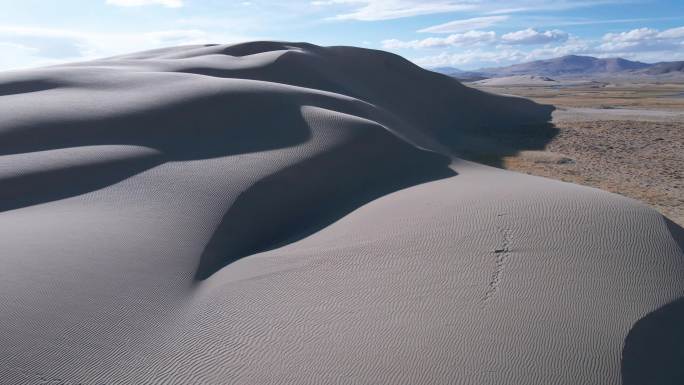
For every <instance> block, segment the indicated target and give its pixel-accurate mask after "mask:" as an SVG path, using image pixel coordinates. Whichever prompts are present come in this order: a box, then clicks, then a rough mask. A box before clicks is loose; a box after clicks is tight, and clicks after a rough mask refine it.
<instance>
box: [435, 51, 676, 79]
mask: <svg viewBox="0 0 684 385" xmlns="http://www.w3.org/2000/svg"><path fill="white" fill-rule="evenodd" d="M433 70H434V71H436V72H440V73H444V74H447V75H450V76H453V77H457V78H459V77H461V76H462V74H468V75H469V76H468V77H475V76H477V75H479V76H482V77H504V76H517V75H536V76H552V77H553V76H568V77H574V76H589V75H640V76H658V75H677V74H678V73H681V74H684V61H671V62H657V63H644V62H639V61H632V60H628V59H624V58H621V57H611V58H597V57H594V56H583V55H565V56H559V57H556V58H551V59H542V60H534V61H530V62H524V63H518V64H513V65H509V66H501V67H484V68H479V69H477V70H473V71H463V70H459V69H456V68H452V67H437V68H434V69H433Z"/></svg>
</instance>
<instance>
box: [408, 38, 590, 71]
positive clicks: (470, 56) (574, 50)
mask: <svg viewBox="0 0 684 385" xmlns="http://www.w3.org/2000/svg"><path fill="white" fill-rule="evenodd" d="M593 53H594V52H593V51H592V46H591V44H590V43H589V42H587V41H584V40H582V39H579V38H576V37H571V38H569V39H568V41H567V42H565V43H564V44H561V45H557V46H551V45H547V46H544V47H541V48H537V49H533V50H531V51H526V50H522V49H517V48H513V47H511V46H510V45H500V46H495V47H491V49H484V48H478V49H472V50H467V51H465V52H457V53H446V52H445V53H441V54H439V55H432V56H425V57H420V58H416V59H414V60H413V61H414V62H415V63H416V64H418V65H421V66H424V67H430V68H432V67H442V66H449V67H462V66H467V67H471V68H472V67H474V66H476V67H492V66H501V65H508V64H515V63H521V62H528V61H533V60H540V59H548V58H553V57H558V56H564V55H571V54H593Z"/></svg>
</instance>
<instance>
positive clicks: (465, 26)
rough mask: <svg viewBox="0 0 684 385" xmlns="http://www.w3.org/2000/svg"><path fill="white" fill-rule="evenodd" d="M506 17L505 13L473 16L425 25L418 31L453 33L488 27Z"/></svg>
mask: <svg viewBox="0 0 684 385" xmlns="http://www.w3.org/2000/svg"><path fill="white" fill-rule="evenodd" d="M507 19H508V16H506V15H500V16H485V17H475V18H472V19H463V20H454V21H450V22H448V23H444V24H439V25H434V26H432V27H427V28H423V29H421V30H419V31H418V32H431V33H454V32H463V31H468V30H471V29H479V28H486V27H490V26H492V25H494V24H496V23H499V22H502V21H505V20H507Z"/></svg>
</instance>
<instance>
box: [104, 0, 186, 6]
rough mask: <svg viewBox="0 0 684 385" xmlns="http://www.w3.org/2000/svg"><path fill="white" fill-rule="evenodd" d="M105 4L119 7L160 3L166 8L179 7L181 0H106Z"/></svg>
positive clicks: (181, 3) (181, 4)
mask: <svg viewBox="0 0 684 385" xmlns="http://www.w3.org/2000/svg"><path fill="white" fill-rule="evenodd" d="M107 4H110V5H116V6H119V7H140V6H143V5H161V6H164V7H168V8H180V7H182V6H183V0H107Z"/></svg>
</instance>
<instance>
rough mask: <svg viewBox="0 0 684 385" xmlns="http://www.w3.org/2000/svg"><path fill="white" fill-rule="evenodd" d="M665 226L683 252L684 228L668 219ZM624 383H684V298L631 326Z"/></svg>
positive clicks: (624, 356)
mask: <svg viewBox="0 0 684 385" xmlns="http://www.w3.org/2000/svg"><path fill="white" fill-rule="evenodd" d="M665 223H666V224H667V227H668V230H669V231H670V234H672V237H673V239H674V240H675V242H676V243H677V244H678V246H679V248H680V249H681V250H682V251H683V252H684V229H682V228H681V227H680V226H678V225H677V224H676V223H674V222H672V221H670V220H669V219H667V218H665ZM683 278H684V277H683ZM622 383H623V385H681V384H684V297H680V298H678V299H677V300H675V301H673V302H670V303H668V304H667V305H665V306H663V307H661V308H659V309H657V310H655V311H653V312H651V313H649V314H647V315H646V316H645V317H643V318H642V319H640V320H639V321H637V322H636V323H635V324H634V326H632V329H631V330H630V331H629V334H627V338H625V344H624V347H623V349H622Z"/></svg>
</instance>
